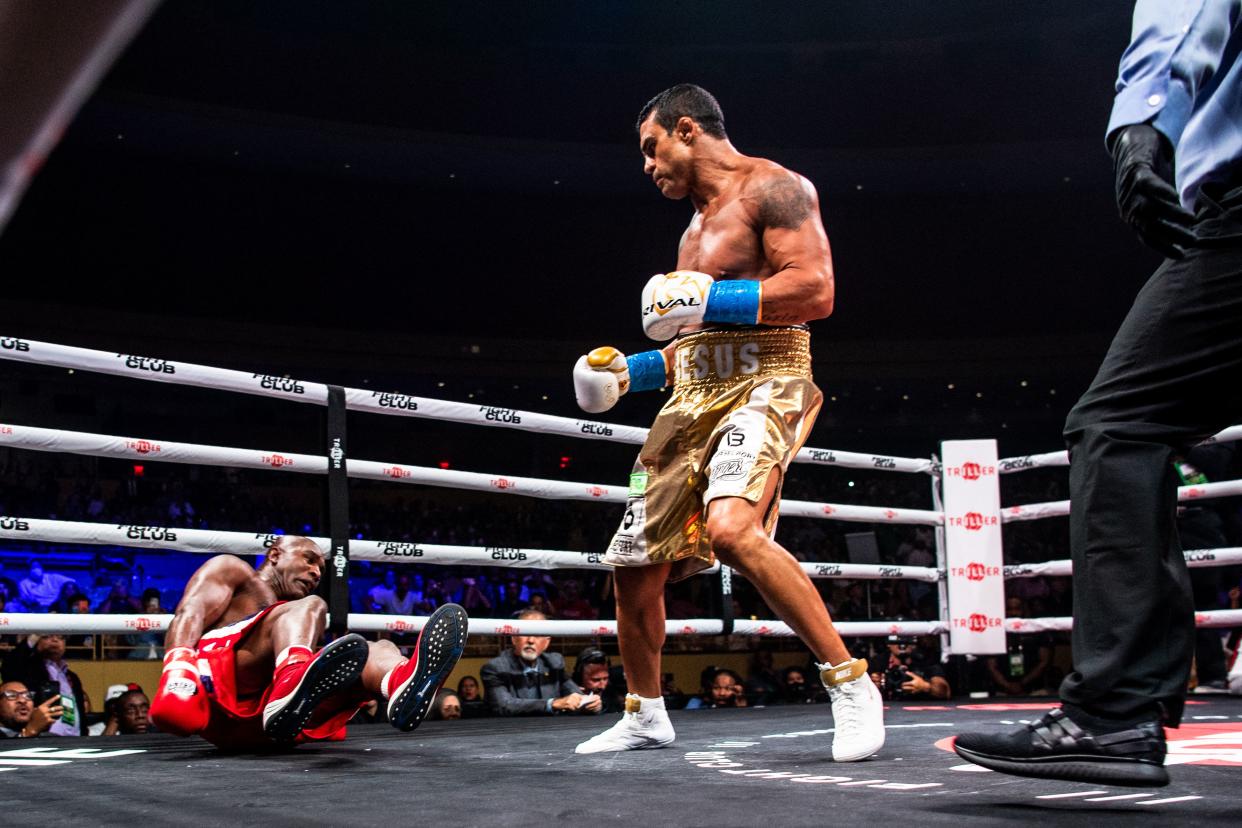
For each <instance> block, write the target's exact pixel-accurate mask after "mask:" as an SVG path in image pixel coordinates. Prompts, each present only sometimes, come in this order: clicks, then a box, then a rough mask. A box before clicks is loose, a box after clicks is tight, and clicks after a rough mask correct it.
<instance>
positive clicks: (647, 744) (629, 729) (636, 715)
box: [574, 693, 676, 753]
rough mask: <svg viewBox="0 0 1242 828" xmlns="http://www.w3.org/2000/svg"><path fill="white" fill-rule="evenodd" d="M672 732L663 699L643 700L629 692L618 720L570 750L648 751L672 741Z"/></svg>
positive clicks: (673, 735)
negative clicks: (622, 713) (623, 711)
mask: <svg viewBox="0 0 1242 828" xmlns="http://www.w3.org/2000/svg"><path fill="white" fill-rule="evenodd" d="M674 738H676V734H674V733H673V723H672V722H670V721H669V719H668V711H667V710H665V709H664V699H662V698H655V699H645V698H643V697H642V696H636V695H634V694H633V693H629V694H627V695H626V697H625V713H624V715H622V716H621V721H619V722H617V723H616V724H615V725H613V726H612V727H610V728H608V729H607V730H605V731H604V732H603V733H600V734H598V735H596V736H592V737H591V738H590V739H587V740H586V741H585V742H583V743H582V744H580V745H578V747H576V748H574V753H605V752H607V751H614V750H648V749H650V748H661V747H664V746H665V745H668V744H672V742H673V739H674Z"/></svg>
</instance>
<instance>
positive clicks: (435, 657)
mask: <svg viewBox="0 0 1242 828" xmlns="http://www.w3.org/2000/svg"><path fill="white" fill-rule="evenodd" d="M468 624H469V619H468V618H467V617H466V611H465V610H464V609H462V608H461V607H459V606H458V605H457V604H445V605H444V606H442V607H440V608H439V609H438V610H436V611H435V612H433V613H432V614H431V617H430V618H428V619H427V623H426V624H425V625H424V626H423V630H422V632H421V633H419V635H418V643H417V644H415V645H414V655H412V656H410V658H409V660H408V661H406V662H405V663H404V664H400V665H398V666H396V667H394V668H393V669H392V673H391V674H390V675H389V676H388V721H390V722H392V726H393V727H395V728H397V729H398V730H404V731H410V730H413V729H414V728H416V727H418V726H419V725H420V724H422V722H423V719H424V718H426V716H427V711H428V710H430V709H431V702H432V701H433V700H434V699H435V697H436V691H437V690H439V689H440V685H442V684H444V680H445V679H447V678H448V677H449V673H451V672H453V668H454V667H456V666H457V660H458V659H459V658H461V654H462V652H463V651H465V649H466V630H467V627H468Z"/></svg>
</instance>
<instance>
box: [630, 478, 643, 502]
mask: <svg viewBox="0 0 1242 828" xmlns="http://www.w3.org/2000/svg"><path fill="white" fill-rule="evenodd" d="M646 491H647V473H646V472H634V473H633V474H631V475H630V497H642V496H643V495H644V494H645V493H646Z"/></svg>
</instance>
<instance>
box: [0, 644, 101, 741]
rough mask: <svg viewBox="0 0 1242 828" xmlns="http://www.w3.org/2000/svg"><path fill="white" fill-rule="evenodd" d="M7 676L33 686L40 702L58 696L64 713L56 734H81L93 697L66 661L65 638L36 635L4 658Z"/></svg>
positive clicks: (30, 686)
mask: <svg viewBox="0 0 1242 828" xmlns="http://www.w3.org/2000/svg"><path fill="white" fill-rule="evenodd" d="M4 677H5V678H6V679H8V680H10V681H19V682H21V683H22V684H24V685H25V686H26V687H29V688H33V690H34V693H35V696H36V701H40V703H42V702H43V700H46V699H49V698H51V697H53V696H57V697H58V702H59V706H60V707H61V711H62V715H61V716H60V718H59V720H58V721H57V722H55V723H54V724H53V725H52V726H51V728H50V732H51V734H52V735H53V736H81V735H83V734H84V733H85V730H84V729H83V726H82V719H83V717H84V716H85V715H86V714H87V713H90V698H89V697H88V696H87V695H86V692H85V691H84V690H83V689H82V680H81V679H80V678H78V674H77V673H75V672H74V671H73V670H71V669H69V664H68V663H67V662H66V661H65V637H64V636H63V635H60V634H56V633H49V634H47V635H41V636H35V635H32V636H30V637H28V638H27V639H26V641H23V642H22V643H20V644H18V645H17V646H16V647H15V648H13V651H12V652H10V653H9V654H8V655H7V656H5V659H4Z"/></svg>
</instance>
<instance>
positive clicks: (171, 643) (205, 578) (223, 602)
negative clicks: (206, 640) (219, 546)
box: [164, 555, 254, 649]
mask: <svg viewBox="0 0 1242 828" xmlns="http://www.w3.org/2000/svg"><path fill="white" fill-rule="evenodd" d="M252 577H254V570H253V569H251V567H250V565H249V564H247V563H246V562H245V561H243V560H242V559H241V558H237V557H234V556H232V555H217V556H216V557H214V558H212V559H211V560H209V561H207V563H205V564H203V565H202V566H201V567H199V568H198V571H197V572H195V573H194V574H193V575H192V576H190V581H189V583H187V584H186V585H185V594H184V595H182V597H181V603H179V604H177V611H176V614H174V615H173V620H172V622H171V623H170V624H169V625H168V633H167V634H166V635H165V636H164V646H165V647H166V648H168V649H172V648H173V647H194V646H195V645H197V644H198V640H199V639H200V638H202V636H203V631H204V630H206V629H207V628H208V627H209V626H210V625H211V624H214V623H215V622H216V621H217V620H219V618H220V616H222V615H224V612H225V610H227V609H228V607H229V602H231V601H232V600H233V595H234V593H236V592H237V589H238V587H240V586H241V585H242V584H244V583H245V582H246V581H247V580H249V579H250V578H252Z"/></svg>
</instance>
